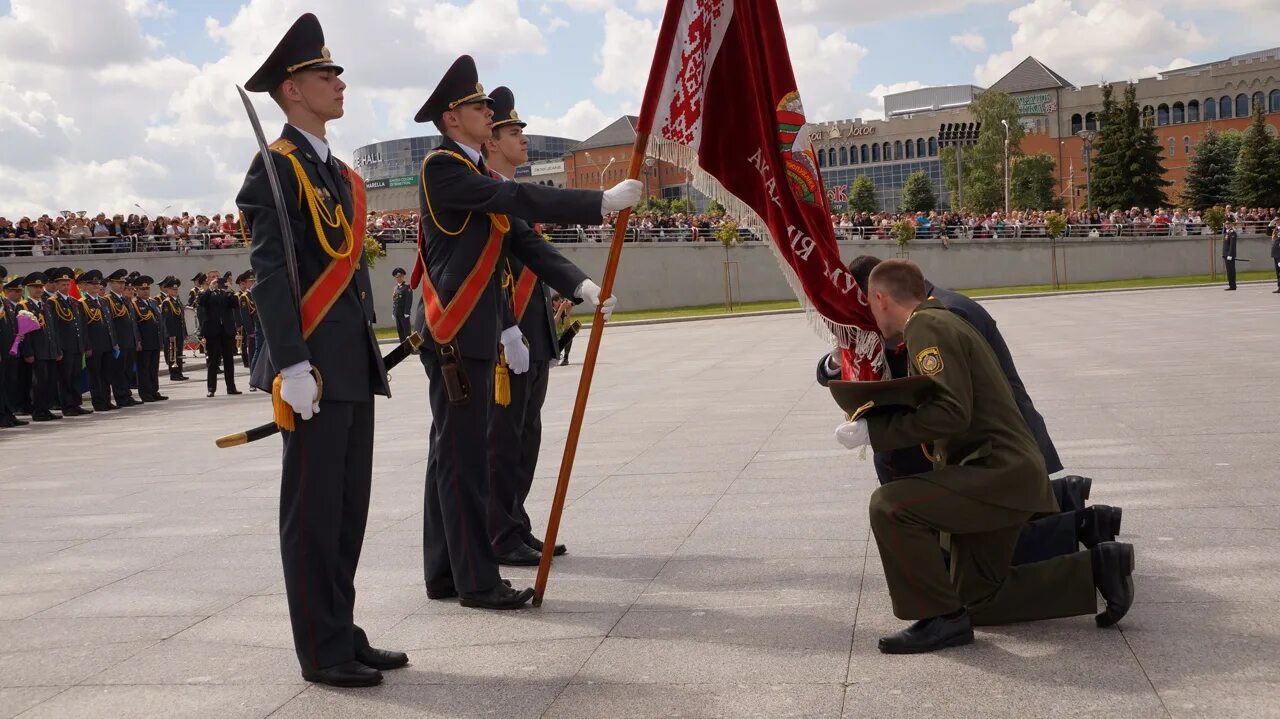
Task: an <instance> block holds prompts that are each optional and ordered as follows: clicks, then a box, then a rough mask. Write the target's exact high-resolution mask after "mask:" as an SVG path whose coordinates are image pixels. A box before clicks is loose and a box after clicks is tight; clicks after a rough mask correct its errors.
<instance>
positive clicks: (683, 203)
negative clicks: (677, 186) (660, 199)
mask: <svg viewBox="0 0 1280 719" xmlns="http://www.w3.org/2000/svg"><path fill="white" fill-rule="evenodd" d="M668 209H669V210H670V212H671V214H673V215H674V214H679V213H681V212H683V213H684V214H686V215H688V214H691V213H692V212H693V201H692V200H690V199H688V198H685V197H681V198H677V199H673V200H671V204H670V205H669V206H668Z"/></svg>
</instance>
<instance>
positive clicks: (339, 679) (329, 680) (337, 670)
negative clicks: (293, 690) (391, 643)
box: [302, 659, 382, 687]
mask: <svg viewBox="0 0 1280 719" xmlns="http://www.w3.org/2000/svg"><path fill="white" fill-rule="evenodd" d="M302 678H303V679H306V680H307V681H309V682H315V683H316V684H328V685H329V686H331V687H374V686H377V685H379V684H381V683H382V672H380V671H378V670H377V669H374V668H373V667H370V666H367V665H365V664H361V663H360V662H358V661H356V660H354V659H352V660H351V661H349V662H343V663H341V664H335V665H333V666H331V667H325V668H324V669H311V670H306V669H304V670H302Z"/></svg>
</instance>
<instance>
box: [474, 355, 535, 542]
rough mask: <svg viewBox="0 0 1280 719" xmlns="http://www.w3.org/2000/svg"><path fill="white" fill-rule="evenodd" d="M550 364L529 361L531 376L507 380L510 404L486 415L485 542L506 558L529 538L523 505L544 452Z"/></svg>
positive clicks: (528, 524)
mask: <svg viewBox="0 0 1280 719" xmlns="http://www.w3.org/2000/svg"><path fill="white" fill-rule="evenodd" d="M549 364H550V363H549V362H548V361H546V360H533V361H531V362H529V371H528V372H525V373H524V374H518V375H517V374H513V375H511V404H510V405H508V406H506V407H501V406H498V405H494V407H493V409H491V410H490V415H489V446H490V447H492V448H493V454H492V455H491V460H492V463H491V464H490V466H489V504H488V514H489V519H488V521H489V542H490V544H492V545H493V551H495V552H497V553H498V554H506V553H507V552H510V551H512V550H514V549H516V548H517V547H518V546H519V545H520V544H524V543H527V540H528V538H529V537H531V536H532V534H531V532H532V526H531V523H530V522H529V515H528V513H526V512H525V511H524V501H525V499H526V498H528V496H529V490H530V489H531V488H532V487H533V474H534V471H535V470H536V469H537V467H538V451H539V449H540V448H541V446H542V404H543V402H545V401H546V398H547V379H548V377H549V376H550V370H549Z"/></svg>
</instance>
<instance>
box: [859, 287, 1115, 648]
mask: <svg viewBox="0 0 1280 719" xmlns="http://www.w3.org/2000/svg"><path fill="white" fill-rule="evenodd" d="M904 335H905V339H906V344H907V350H908V352H909V353H910V357H911V366H910V372H911V374H914V375H920V374H923V375H928V376H930V377H932V378H933V380H934V382H935V384H936V388H935V391H934V392H933V393H932V394H931V395H930V396H929V398H928V399H927V400H926V401H925V402H924V403H923V404H921V405H920V406H919V407H917V408H916V410H915V411H914V412H895V413H875V414H872V415H869V416H868V417H867V428H868V431H869V434H870V438H871V446H872V448H873V449H875V451H877V452H884V451H890V450H895V449H901V448H904V447H914V446H916V445H919V444H921V443H926V442H933V443H934V451H935V452H936V455H935V457H934V470H933V471H932V472H925V473H924V474H920V475H917V476H915V477H908V478H905V479H902V480H899V481H896V482H890V483H889V484H886V485H883V486H881V487H880V488H879V489H877V490H876V491H875V492H874V493H873V494H872V495H871V506H870V511H871V529H872V531H873V532H874V533H875V536H876V543H877V544H878V545H879V547H880V558H881V561H882V562H883V563H884V569H885V578H886V580H887V582H888V584H889V594H890V596H891V597H892V599H893V613H894V614H895V615H896V616H897V617H898V618H900V619H909V620H914V619H926V618H929V617H935V616H939V615H942V614H948V613H950V612H954V611H956V610H958V609H960V608H961V607H964V608H967V609H968V611H969V614H970V616H971V617H972V619H973V623H974V624H977V625H984V624H987V625H989V624H1005V623H1010V622H1020V621H1028V620H1033V619H1049V618H1053V617H1066V616H1075V615H1079V614H1091V613H1093V612H1095V611H1097V598H1096V595H1095V589H1094V582H1093V571H1092V563H1091V558H1090V554H1089V552H1087V551H1085V552H1078V553H1076V554H1071V555H1066V556H1061V557H1055V558H1053V559H1050V560H1047V561H1043V562H1036V563H1034V564H1026V565H1020V566H1017V567H1011V566H1010V562H1011V560H1012V557H1013V549H1014V545H1015V544H1016V543H1017V541H1018V534H1019V532H1020V531H1021V529H1022V526H1023V525H1024V524H1025V523H1026V522H1027V520H1028V519H1030V518H1031V516H1032V515H1033V514H1035V513H1037V512H1057V511H1058V506H1057V501H1056V500H1055V499H1054V496H1053V492H1052V490H1051V489H1050V487H1049V482H1048V479H1047V478H1046V477H1047V475H1046V472H1045V466H1044V458H1043V457H1042V455H1041V453H1040V450H1039V449H1038V447H1037V445H1036V441H1035V439H1034V438H1033V437H1032V436H1031V433H1030V432H1029V431H1028V430H1027V425H1026V423H1025V422H1024V421H1023V420H1022V416H1021V415H1020V414H1019V413H1018V407H1017V404H1015V402H1014V399H1013V391H1012V390H1011V389H1010V387H1009V382H1008V380H1006V379H1005V377H1004V374H1003V373H1002V372H1001V370H1000V365H999V363H998V362H997V360H996V357H995V355H994V354H993V353H992V351H991V348H990V346H989V345H988V344H987V343H986V341H984V340H983V338H982V337H981V335H979V334H978V333H977V331H976V330H974V329H973V327H972V326H970V325H969V324H968V323H966V322H965V321H964V320H962V319H960V318H958V317H956V316H955V315H954V314H952V313H950V312H949V311H947V309H946V307H944V306H943V305H942V303H940V302H938V301H937V300H935V299H933V298H929V299H928V300H925V301H924V302H923V303H921V304H920V306H919V307H918V308H917V309H916V312H915V314H913V315H912V317H911V319H910V320H909V321H908V322H907V326H906V330H905V331H904ZM939 533H948V534H950V543H951V576H950V578H948V577H947V573H946V569H945V568H944V566H943V563H942V562H941V561H939V558H938V535H939Z"/></svg>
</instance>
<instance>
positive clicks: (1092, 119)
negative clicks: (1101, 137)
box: [1084, 112, 1098, 131]
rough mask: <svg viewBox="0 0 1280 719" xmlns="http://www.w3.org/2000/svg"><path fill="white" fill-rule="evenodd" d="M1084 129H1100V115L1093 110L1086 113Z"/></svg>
mask: <svg viewBox="0 0 1280 719" xmlns="http://www.w3.org/2000/svg"><path fill="white" fill-rule="evenodd" d="M1084 129H1086V130H1095V131H1096V130H1097V129H1098V116H1097V115H1095V114H1093V113H1092V112H1090V113H1086V114H1085V116H1084Z"/></svg>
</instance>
